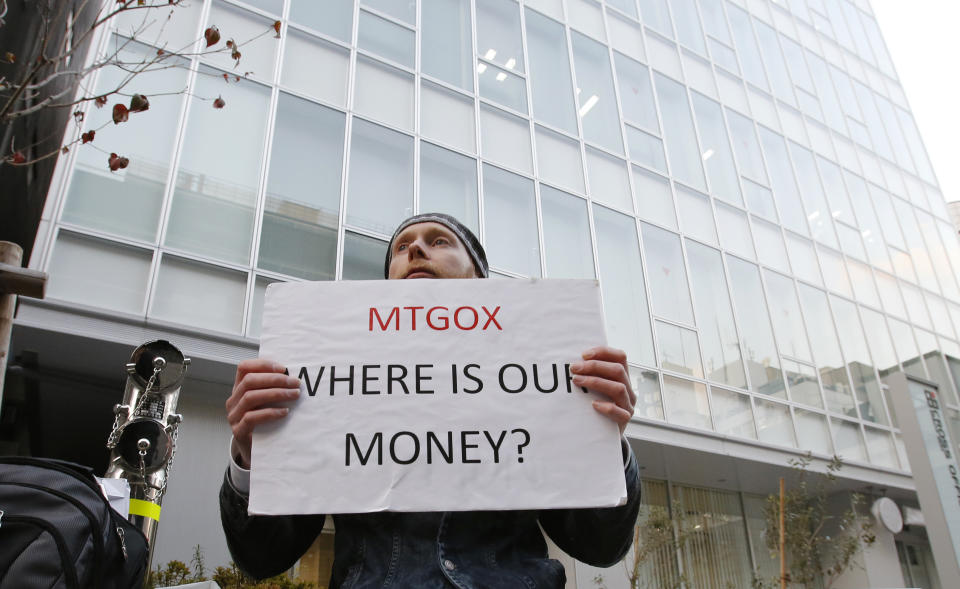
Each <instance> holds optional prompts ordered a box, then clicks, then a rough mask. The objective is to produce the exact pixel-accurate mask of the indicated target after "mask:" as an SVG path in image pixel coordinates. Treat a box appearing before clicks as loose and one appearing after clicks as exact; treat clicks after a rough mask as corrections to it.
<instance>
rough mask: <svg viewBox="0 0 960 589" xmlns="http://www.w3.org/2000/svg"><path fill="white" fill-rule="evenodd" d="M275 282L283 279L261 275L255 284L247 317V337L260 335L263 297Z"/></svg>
mask: <svg viewBox="0 0 960 589" xmlns="http://www.w3.org/2000/svg"><path fill="white" fill-rule="evenodd" d="M274 282H281V281H279V280H274V279H272V278H265V277H263V276H259V277H257V280H256V282H254V284H253V302H252V303H251V304H250V309H249V317H248V319H247V337H257V338H258V337H260V329H261V327H262V323H263V299H264V297H265V296H266V294H267V287H268V286H270V285H271V284H273V283H274Z"/></svg>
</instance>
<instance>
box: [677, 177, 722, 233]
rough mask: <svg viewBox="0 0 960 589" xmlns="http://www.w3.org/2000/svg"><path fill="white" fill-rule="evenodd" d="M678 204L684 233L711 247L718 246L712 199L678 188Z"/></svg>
mask: <svg viewBox="0 0 960 589" xmlns="http://www.w3.org/2000/svg"><path fill="white" fill-rule="evenodd" d="M677 202H678V203H679V205H680V219H681V220H682V221H683V232H684V233H685V234H686V235H689V236H690V237H693V238H695V239H699V240H700V241H703V242H706V243H709V244H710V245H714V246H715V245H717V229H716V226H715V225H714V223H713V210H712V209H711V208H710V198H709V197H707V196H705V195H703V194H700V193H698V192H694V191H692V190H689V189H687V188H683V187H682V186H677Z"/></svg>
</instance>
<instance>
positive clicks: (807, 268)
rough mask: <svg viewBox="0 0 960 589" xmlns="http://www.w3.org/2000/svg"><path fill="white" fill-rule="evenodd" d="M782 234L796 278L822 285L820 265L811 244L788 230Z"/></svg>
mask: <svg viewBox="0 0 960 589" xmlns="http://www.w3.org/2000/svg"><path fill="white" fill-rule="evenodd" d="M784 235H785V237H786V242H787V252H789V254H790V265H791V267H792V268H793V272H794V274H796V276H797V278H799V279H801V280H806V281H807V282H812V283H814V284H817V285H822V284H823V282H822V281H821V280H820V266H819V264H818V263H817V252H816V251H815V250H814V249H813V244H812V243H810V242H809V241H807V240H806V239H803V238H802V237H798V236H796V235H794V234H793V233H790V232H789V231H787V232H785V234H784Z"/></svg>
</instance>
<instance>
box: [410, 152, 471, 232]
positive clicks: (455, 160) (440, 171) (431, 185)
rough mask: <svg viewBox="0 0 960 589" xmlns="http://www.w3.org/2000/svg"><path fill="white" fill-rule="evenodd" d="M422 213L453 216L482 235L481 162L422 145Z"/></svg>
mask: <svg viewBox="0 0 960 589" xmlns="http://www.w3.org/2000/svg"><path fill="white" fill-rule="evenodd" d="M420 211H421V212H423V213H433V212H437V213H446V214H448V215H453V216H454V217H456V218H457V219H459V220H460V221H461V222H462V223H463V224H464V225H466V226H467V227H469V228H470V230H471V231H473V232H474V233H480V223H479V212H478V205H477V161H476V160H475V159H473V158H469V157H467V156H465V155H460V154H459V153H454V152H452V151H449V150H446V149H443V148H441V147H437V146H436V145H433V144H431V143H426V142H424V141H421V142H420Z"/></svg>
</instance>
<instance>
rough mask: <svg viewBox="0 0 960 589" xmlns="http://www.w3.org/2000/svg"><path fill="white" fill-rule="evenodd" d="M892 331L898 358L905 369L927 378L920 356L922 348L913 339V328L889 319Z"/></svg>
mask: <svg viewBox="0 0 960 589" xmlns="http://www.w3.org/2000/svg"><path fill="white" fill-rule="evenodd" d="M888 323H889V325H890V333H891V335H892V336H893V346H894V348H895V349H896V351H897V358H899V359H900V364H902V365H903V371H904V372H906V373H907V374H909V375H911V376H916V377H917V378H927V373H926V371H925V370H924V368H923V361H922V360H921V358H920V348H918V347H917V342H916V340H914V339H913V329H911V327H910V326H909V325H907V324H906V323H904V322H902V321H897V320H896V319H889V321H888Z"/></svg>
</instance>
